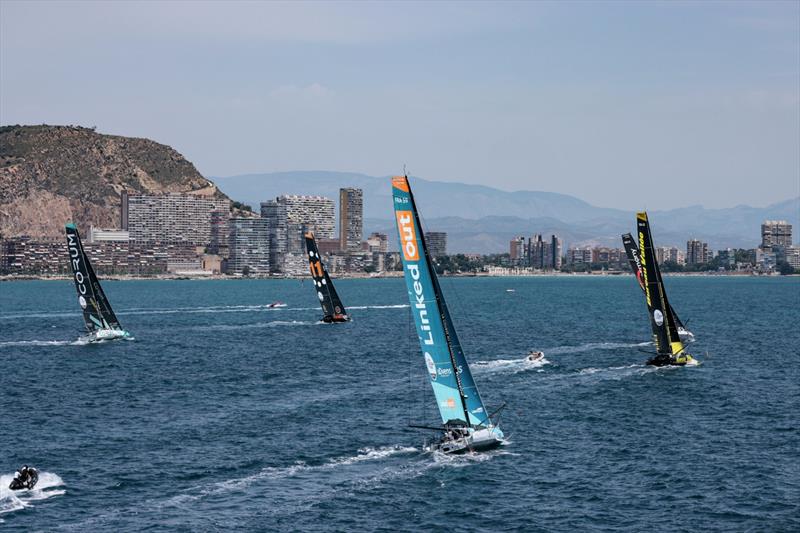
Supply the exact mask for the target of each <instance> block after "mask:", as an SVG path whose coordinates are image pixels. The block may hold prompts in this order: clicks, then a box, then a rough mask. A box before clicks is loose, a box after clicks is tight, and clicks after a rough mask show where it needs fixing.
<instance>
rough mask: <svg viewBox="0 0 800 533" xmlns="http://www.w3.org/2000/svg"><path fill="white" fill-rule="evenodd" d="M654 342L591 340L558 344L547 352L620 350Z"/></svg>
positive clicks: (546, 350)
mask: <svg viewBox="0 0 800 533" xmlns="http://www.w3.org/2000/svg"><path fill="white" fill-rule="evenodd" d="M650 344H652V343H651V342H650V341H647V342H636V343H624V342H589V343H586V344H580V345H578V346H556V347H554V348H546V349H545V353H548V354H566V353H583V352H591V351H595V350H618V349H620V348H637V347H640V346H648V345H650Z"/></svg>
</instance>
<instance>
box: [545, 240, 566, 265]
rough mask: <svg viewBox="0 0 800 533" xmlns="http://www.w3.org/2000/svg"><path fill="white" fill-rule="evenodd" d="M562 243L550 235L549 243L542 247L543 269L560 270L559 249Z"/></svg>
mask: <svg viewBox="0 0 800 533" xmlns="http://www.w3.org/2000/svg"><path fill="white" fill-rule="evenodd" d="M563 245H564V243H563V241H562V240H561V239H559V238H558V237H556V236H555V235H552V236H551V237H550V242H549V243H548V245H547V246H545V247H544V264H545V266H544V268H545V269H553V270H558V269H560V268H561V249H562V247H563Z"/></svg>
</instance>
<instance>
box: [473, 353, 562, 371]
mask: <svg viewBox="0 0 800 533" xmlns="http://www.w3.org/2000/svg"><path fill="white" fill-rule="evenodd" d="M549 364H551V363H550V361H549V360H548V359H547V357H542V358H541V359H537V360H536V361H531V360H529V359H528V357H527V356H526V357H524V358H522V359H495V360H493V361H475V362H474V363H472V365H471V367H472V369H473V370H474V371H475V372H476V373H482V372H483V373H500V372H511V373H513V374H516V373H518V372H527V371H530V370H536V371H537V372H544V370H542V367H543V366H545V365H549Z"/></svg>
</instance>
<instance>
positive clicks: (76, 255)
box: [67, 233, 87, 308]
mask: <svg viewBox="0 0 800 533" xmlns="http://www.w3.org/2000/svg"><path fill="white" fill-rule="evenodd" d="M67 247H68V248H69V256H70V261H71V263H72V271H73V272H74V273H75V286H76V287H78V296H83V295H84V294H86V290H87V289H86V278H85V277H84V275H83V272H81V258H80V255H81V254H80V251H79V250H78V240H77V237H76V235H75V234H74V233H67ZM81 307H83V308H85V307H86V306H85V305H82V306H81Z"/></svg>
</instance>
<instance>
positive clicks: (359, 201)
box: [339, 187, 364, 251]
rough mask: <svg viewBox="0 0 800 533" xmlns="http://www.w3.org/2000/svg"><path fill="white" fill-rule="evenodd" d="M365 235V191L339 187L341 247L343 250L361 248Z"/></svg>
mask: <svg viewBox="0 0 800 533" xmlns="http://www.w3.org/2000/svg"><path fill="white" fill-rule="evenodd" d="M363 236H364V191H362V190H361V189H354V188H349V187H348V188H342V189H339V248H340V249H341V250H342V251H348V250H349V251H358V250H361V239H362V238H363Z"/></svg>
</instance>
